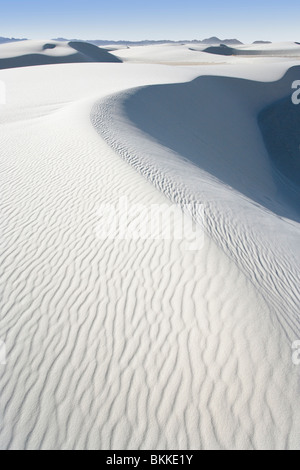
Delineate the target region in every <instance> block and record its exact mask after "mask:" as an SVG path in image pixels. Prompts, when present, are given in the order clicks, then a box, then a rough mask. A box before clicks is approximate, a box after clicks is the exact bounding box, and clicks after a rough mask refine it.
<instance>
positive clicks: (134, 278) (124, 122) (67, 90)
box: [0, 42, 300, 450]
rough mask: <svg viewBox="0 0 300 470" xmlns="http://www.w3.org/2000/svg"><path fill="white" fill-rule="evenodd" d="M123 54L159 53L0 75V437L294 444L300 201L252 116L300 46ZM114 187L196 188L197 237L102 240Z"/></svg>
mask: <svg viewBox="0 0 300 470" xmlns="http://www.w3.org/2000/svg"><path fill="white" fill-rule="evenodd" d="M47 43H48V42H45V44H47ZM1 47H2V46H1ZM18 47H19V50H18V51H17V50H16V49H17V48H18ZM23 47H24V46H23V45H22V44H20V45H17V44H15V45H14V48H15V52H14V54H12V56H11V57H17V56H18V57H19V56H22V55H24V49H21V48H23ZM31 47H33V45H32V46H31ZM42 47H43V46H42V45H41V43H39V48H42ZM64 47H67V46H66V45H65V46H64ZM148 47H149V48H150V49H147V48H148ZM155 47H156V49H155ZM171 47H173V50H174V51H176V47H177V48H178V56H177V57H176V53H175V52H174V53H173V52H172V54H171V52H170V49H171ZM33 49H34V47H33ZM131 49H132V50H134V49H133V48H130V49H128V50H127V49H126V50H122V51H116V52H114V51H112V52H111V53H112V54H117V55H118V56H121V55H122V60H123V59H124V57H125V54H126V53H128V52H129V51H130V50H131ZM136 49H139V52H138V53H139V58H138V61H139V62H142V61H143V59H142V56H143V55H144V56H145V57H146V56H148V58H147V59H145V61H146V62H147V61H149V57H150V56H151V61H153V62H155V60H157V62H168V61H170V62H173V65H172V66H167V65H157V64H154V63H153V64H149V63H148V64H145V63H138V64H137V63H73V64H70V63H68V64H52V65H43V66H38V67H22V68H13V69H7V70H2V71H0V80H2V81H3V82H5V84H6V97H7V101H6V104H5V105H0V126H1V132H0V143H1V171H0V178H1V215H2V217H1V239H0V244H1V250H0V253H1V254H0V256H1V272H0V279H1V307H0V312H1V319H0V322H1V323H0V340H2V341H4V342H5V345H6V365H0V384H1V397H0V400H1V401H0V446H1V448H3V449H163V450H167V449H253V448H255V449H299V442H300V439H299V432H300V410H299V393H300V389H299V387H300V384H299V367H296V366H295V365H294V364H293V362H292V352H293V351H292V348H291V343H292V341H294V340H297V339H299V334H300V332H299V306H300V295H299V274H300V273H299V231H300V229H299V218H298V216H299V212H298V210H297V205H296V204H295V203H294V199H293V197H292V196H291V194H290V193H291V191H292V189H291V187H290V186H289V185H288V184H287V183H286V181H284V182H282V181H279V180H278V178H276V176H275V175H274V173H273V169H272V164H271V163H270V159H269V156H268V154H267V150H266V148H265V146H264V143H263V138H262V135H261V133H260V130H259V126H258V124H257V118H258V113H259V112H260V111H261V110H262V109H265V108H266V107H267V106H268V105H270V104H272V103H274V102H276V101H277V100H278V99H280V98H284V97H285V96H287V95H288V94H289V93H290V94H291V84H290V83H289V82H290V80H295V79H296V77H297V74H298V76H300V73H299V67H298V68H297V65H298V64H299V60H296V59H290V58H287V57H282V58H267V59H266V58H264V57H258V58H253V57H249V58H245V57H243V58H240V59H239V58H236V57H234V58H232V57H225V58H224V57H222V62H227V64H219V65H217V64H212V66H209V65H205V66H197V65H191V64H190V65H189V66H188V67H184V66H176V67H175V66H174V64H176V63H181V62H189V61H190V60H191V59H190V57H191V55H190V54H193V53H194V52H192V51H190V50H189V48H188V47H187V48H186V51H187V52H186V55H185V51H184V48H183V47H181V46H159V47H157V46H145V47H139V48H136ZM158 50H159V51H160V52H159V56H157V59H155V57H154V55H155V54H156V53H158V52H157V51H158ZM127 51H128V52H127ZM149 51H150V52H149ZM0 53H1V48H0ZM195 53H196V52H195ZM198 53H199V54H201V57H202V54H203V55H207V56H209V57H210V56H213V57H214V58H215V57H217V56H214V55H213V54H206V53H202V52H201V51H200V52H198ZM169 54H170V55H169ZM1 58H4V57H3V56H1V54H0V63H1ZM6 58H7V57H6ZM217 59H218V57H217ZM127 60H129V62H130V60H131V59H129V58H128V59H127ZM132 60H133V61H135V60H136V58H134V57H132ZM201 60H202V59H201ZM197 61H198V59H197ZM197 61H196V62H197ZM295 67H296V68H295ZM284 77H285V78H284ZM299 78H300V77H299ZM157 85H159V86H157ZM122 197H126V198H127V200H128V201H129V203H130V204H131V205H134V204H143V205H144V207H146V208H149V209H150V208H151V206H152V205H153V204H158V205H160V206H161V207H162V208H163V209H162V210H163V211H165V213H166V212H167V210H168V207H170V205H171V204H172V203H173V202H177V203H181V204H184V203H185V202H188V201H190V200H195V201H197V202H200V203H201V204H203V205H204V208H205V221H204V222H205V224H204V225H205V239H204V245H203V247H202V249H201V250H198V251H188V250H186V243H185V240H184V239H183V240H179V241H178V240H159V239H158V240H153V239H137V240H133V239H131V240H130V239H127V240H126V239H125V240H122V239H121V240H120V239H109V238H108V239H104V240H103V239H101V238H99V224H100V228H101V224H102V223H103V219H102V218H101V215H99V209H100V208H101V207H102V205H103V204H107V203H110V204H112V205H114V206H116V207H118V203H119V200H120V198H122ZM117 217H118V218H119V219H121V217H122V213H120V211H119V212H117ZM131 223H134V215H132V216H131V219H129V220H128V225H130V224H131Z"/></svg>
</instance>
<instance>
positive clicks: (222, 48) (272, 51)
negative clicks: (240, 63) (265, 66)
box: [203, 42, 300, 57]
mask: <svg viewBox="0 0 300 470" xmlns="http://www.w3.org/2000/svg"><path fill="white" fill-rule="evenodd" d="M254 44H255V47H253V45H254ZM253 45H252V46H241V47H236V48H233V47H228V46H227V45H226V44H220V45H219V46H210V47H208V48H207V49H204V51H203V52H208V53H210V54H217V55H224V56H230V55H235V56H250V55H252V56H271V57H272V56H273V57H278V56H283V57H296V56H299V55H300V47H299V45H298V44H297V43H296V42H284V43H278V44H272V43H260V44H258V43H253Z"/></svg>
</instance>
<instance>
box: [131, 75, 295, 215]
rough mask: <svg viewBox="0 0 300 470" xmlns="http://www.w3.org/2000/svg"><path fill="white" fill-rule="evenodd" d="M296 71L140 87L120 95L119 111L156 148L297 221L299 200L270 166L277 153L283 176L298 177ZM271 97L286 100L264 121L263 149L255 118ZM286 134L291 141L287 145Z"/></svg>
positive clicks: (261, 137)
mask: <svg viewBox="0 0 300 470" xmlns="http://www.w3.org/2000/svg"><path fill="white" fill-rule="evenodd" d="M299 76H300V67H294V68H292V69H290V70H289V71H288V73H287V74H286V75H285V76H284V77H283V78H282V79H281V80H279V81H277V82H271V83H266V82H257V81H250V80H242V79H238V78H228V77H217V76H215V77H212V76H202V77H199V78H197V79H196V80H194V81H192V82H190V83H184V84H171V85H157V86H151V87H146V88H141V89H139V90H137V91H136V92H135V93H133V94H131V95H130V96H128V97H127V98H126V100H125V102H124V110H125V113H126V115H127V116H128V118H129V120H130V121H131V122H132V123H133V124H134V126H136V127H137V128H139V129H140V130H142V131H143V132H144V133H145V134H147V135H149V136H150V137H151V138H152V139H155V140H156V141H157V142H159V143H160V144H162V145H163V146H165V147H167V148H169V149H171V150H173V151H175V152H176V153H177V154H179V155H181V156H182V157H183V158H186V159H188V160H189V161H190V162H192V163H193V164H195V165H197V166H198V167H200V168H201V169H202V170H205V171H206V172H208V173H209V174H211V175H213V176H214V177H217V178H218V179H219V180H220V181H222V182H223V183H225V184H226V185H229V186H231V187H232V188H234V189H236V190H237V191H239V192H240V193H242V194H244V195H245V196H247V197H248V198H250V199H252V200H253V201H255V202H257V203H259V204H261V205H262V206H264V207H266V208H268V209H270V210H272V211H273V212H275V213H277V214H279V215H284V216H288V217H290V218H292V219H296V220H299V217H300V214H299V202H300V197H299V195H298V198H296V200H295V196H294V192H293V190H292V189H291V188H290V185H289V184H288V182H287V181H283V180H282V178H280V177H279V175H278V173H277V171H276V170H277V169H278V165H277V163H278V159H279V157H278V156H277V154H278V152H279V153H280V161H281V168H282V166H284V170H283V173H284V174H286V175H287V176H290V177H291V178H292V179H294V180H295V178H297V181H298V182H299V158H298V157H299V155H298V154H299V137H298V136H299V130H300V124H299V113H300V109H299V107H297V106H294V105H293V104H292V102H291V98H290V97H291V94H292V91H291V85H292V83H293V81H294V80H296V78H297V77H299ZM278 97H279V98H281V99H282V98H285V103H286V104H285V109H283V111H284V112H282V113H281V109H277V107H276V109H275V111H274V110H273V111H272V116H273V117H271V118H269V119H268V126H267V127H268V129H267V130H266V132H268V135H267V137H266V138H267V140H268V145H267V149H268V150H269V153H268V152H267V149H266V147H265V144H264V138H263V136H262V134H261V132H260V129H259V126H258V119H257V116H258V113H259V112H260V111H261V110H262V109H263V108H264V107H266V106H269V105H271V104H272V103H273V102H274V101H275V100H276V101H277V100H278ZM287 103H288V104H287ZM282 106H283V105H282ZM278 129H280V134H278V132H277V131H278ZM265 134H266V133H265ZM275 134H277V136H276V135H275ZM291 134H292V135H293V140H291V142H294V141H295V142H294V144H293V145H294V146H293V149H292V150H289V148H288V142H289V141H290V137H291ZM272 137H274V139H273V143H272ZM278 139H279V140H280V142H279V141H278ZM275 147H276V150H275ZM274 152H276V156H275V158H274ZM291 153H292V155H291ZM296 157H297V159H296ZM275 160H276V161H275ZM297 175H298V176H297Z"/></svg>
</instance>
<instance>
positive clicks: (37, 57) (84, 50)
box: [0, 41, 122, 69]
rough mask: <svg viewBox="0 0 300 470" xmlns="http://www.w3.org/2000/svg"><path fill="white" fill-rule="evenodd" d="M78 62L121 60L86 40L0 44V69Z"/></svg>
mask: <svg viewBox="0 0 300 470" xmlns="http://www.w3.org/2000/svg"><path fill="white" fill-rule="evenodd" d="M78 62H122V60H121V59H119V58H117V57H115V56H113V55H112V54H110V53H109V52H108V51H107V50H105V49H100V48H99V47H97V46H95V45H93V44H89V43H87V42H79V41H70V42H67V43H66V42H60V41H47V42H45V41H20V42H15V43H10V44H3V45H1V46H0V69H8V68H16V67H28V66H33V65H47V64H64V63H78Z"/></svg>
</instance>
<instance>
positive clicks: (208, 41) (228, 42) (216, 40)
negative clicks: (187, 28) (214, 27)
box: [199, 36, 243, 45]
mask: <svg viewBox="0 0 300 470" xmlns="http://www.w3.org/2000/svg"><path fill="white" fill-rule="evenodd" d="M199 42H201V43H202V44H217V45H220V44H226V45H233V44H235V45H238V44H243V43H242V42H241V41H239V40H238V39H219V38H217V37H216V36H213V37H211V38H208V39H203V41H199Z"/></svg>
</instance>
